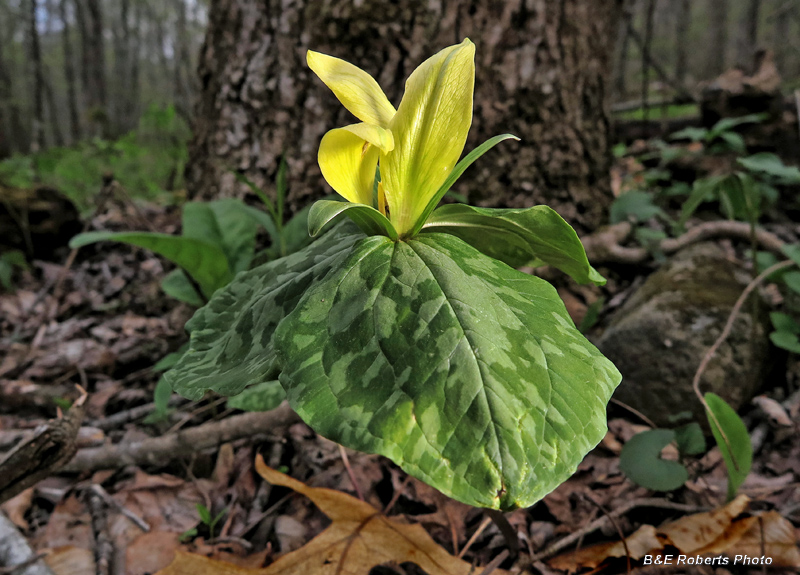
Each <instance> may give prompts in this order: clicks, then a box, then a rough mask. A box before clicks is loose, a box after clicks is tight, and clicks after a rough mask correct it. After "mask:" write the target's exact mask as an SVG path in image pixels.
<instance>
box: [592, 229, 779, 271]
mask: <svg viewBox="0 0 800 575" xmlns="http://www.w3.org/2000/svg"><path fill="white" fill-rule="evenodd" d="M632 232H633V226H631V224H630V223H628V222H621V223H619V224H614V225H611V226H607V227H605V228H601V229H599V230H598V231H596V232H594V233H592V234H590V235H588V236H586V237H584V238H581V241H582V242H583V245H584V248H585V249H586V255H587V256H588V258H589V261H590V262H592V263H593V264H599V263H606V262H615V263H622V264H639V263H642V262H645V261H647V260H649V259H651V257H652V256H651V255H650V252H648V251H647V250H646V249H645V248H642V247H635V248H632V247H625V246H623V245H621V244H622V242H624V241H626V240H627V239H628V238H629V237H630V235H631V233H632ZM750 232H751V230H750V224H748V223H746V222H731V221H713V222H705V223H702V224H700V225H698V226H695V227H693V228H692V229H690V230H689V231H687V232H686V233H685V234H683V235H681V236H679V237H677V238H667V239H665V240H662V241H661V242H660V243H659V245H658V248H659V250H661V251H662V252H663V253H665V254H672V253H675V252H677V251H679V250H682V249H683V248H685V247H687V246H690V245H691V244H695V243H698V242H701V241H704V240H708V239H712V238H718V237H732V238H738V239H742V240H747V241H750V239H751V238H750ZM756 240H757V241H758V243H759V244H760V245H761V247H762V248H764V249H766V250H769V251H771V252H776V253H780V252H781V248H782V247H783V245H784V242H783V240H781V239H780V238H779V237H778V236H776V235H775V234H773V233H772V232H768V231H766V230H762V229H757V230H756Z"/></svg>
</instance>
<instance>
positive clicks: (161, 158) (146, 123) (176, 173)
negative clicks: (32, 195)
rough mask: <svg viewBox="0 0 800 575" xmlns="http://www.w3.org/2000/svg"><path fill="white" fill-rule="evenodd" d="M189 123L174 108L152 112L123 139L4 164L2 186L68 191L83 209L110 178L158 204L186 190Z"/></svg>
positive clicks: (94, 142) (95, 140)
mask: <svg viewBox="0 0 800 575" xmlns="http://www.w3.org/2000/svg"><path fill="white" fill-rule="evenodd" d="M189 136H190V132H189V128H188V126H187V124H186V123H185V122H184V121H183V120H182V119H181V118H180V116H178V115H177V114H176V113H175V109H174V108H173V107H167V108H158V107H155V106H153V107H150V108H149V109H148V110H147V111H146V112H145V113H144V114H143V115H142V118H141V119H140V121H139V125H138V126H137V128H136V129H135V130H133V131H131V132H129V133H128V134H126V135H124V136H122V137H121V138H119V139H118V140H115V141H108V140H103V139H101V138H93V139H91V140H89V141H85V142H81V143H80V144H78V145H76V146H72V147H69V148H48V149H47V150H44V151H42V152H39V153H37V154H32V155H16V156H13V157H11V158H8V159H5V160H3V161H0V184H2V185H5V186H9V187H16V188H30V187H32V186H34V185H46V186H50V187H52V188H55V189H57V190H60V191H62V192H63V193H64V194H65V195H66V196H67V197H69V198H70V199H71V200H72V201H73V202H74V203H75V205H77V206H78V207H79V209H81V210H83V211H87V210H90V209H91V208H92V201H93V198H94V197H95V195H96V194H97V192H98V191H99V190H100V186H101V181H102V177H103V175H104V174H106V173H112V174H114V178H115V179H116V180H117V181H118V182H119V183H120V184H121V185H122V186H124V188H125V190H126V191H127V192H128V194H129V195H131V196H133V197H138V198H146V199H151V200H152V199H157V198H162V197H164V196H165V195H166V194H167V192H169V191H171V190H175V189H178V188H180V187H181V186H182V185H183V182H182V174H183V166H184V164H185V162H186V159H187V158H188V152H187V148H186V142H187V141H188V138H189Z"/></svg>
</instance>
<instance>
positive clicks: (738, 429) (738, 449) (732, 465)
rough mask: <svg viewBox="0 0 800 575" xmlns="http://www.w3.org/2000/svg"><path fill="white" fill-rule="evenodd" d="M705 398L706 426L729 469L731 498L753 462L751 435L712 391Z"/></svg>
mask: <svg viewBox="0 0 800 575" xmlns="http://www.w3.org/2000/svg"><path fill="white" fill-rule="evenodd" d="M704 397H705V400H706V404H708V409H710V410H711V413H706V415H707V416H708V425H709V426H710V427H711V433H713V434H714V439H715V440H716V442H717V446H719V450H720V452H721V453H722V460H723V461H724V462H725V467H727V469H728V499H733V497H734V496H735V495H736V491H737V490H738V489H739V486H741V484H742V483H744V480H745V478H746V477H747V474H748V473H750V467H751V466H752V465H753V446H752V444H751V443H750V434H749V433H747V428H746V427H745V425H744V422H743V421H742V418H741V417H739V415H738V414H737V413H736V412H735V411H734V410H733V408H732V407H731V406H730V405H728V404H727V402H726V401H725V400H724V399H722V398H721V397H720V396H718V395H717V394H715V393H711V392H709V393H706V394H705V396H704ZM711 414H713V417H712V415H711ZM717 422H719V426H717ZM723 434H724V437H723Z"/></svg>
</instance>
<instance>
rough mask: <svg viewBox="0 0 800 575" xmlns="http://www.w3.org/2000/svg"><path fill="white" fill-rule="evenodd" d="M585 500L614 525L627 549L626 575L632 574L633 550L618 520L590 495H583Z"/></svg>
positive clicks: (623, 545)
mask: <svg viewBox="0 0 800 575" xmlns="http://www.w3.org/2000/svg"><path fill="white" fill-rule="evenodd" d="M583 498H584V499H585V500H586V501H588V502H589V503H591V504H592V505H594V506H595V507H597V508H598V509H599V510H600V512H601V513H602V514H603V516H605V517H608V520H609V521H610V522H611V525H613V526H614V529H616V531H617V535H619V540H620V541H622V547H624V548H625V566H626V571H625V572H626V573H630V572H631V550H630V549H629V548H628V542H627V541H626V540H625V533H624V532H623V531H622V529H621V528H620V526H619V523H617V521H616V519H614V518H613V517H612V516H611V515H610V514H609V512H608V511H606V509H605V507H603V506H602V505H600V504H599V503H598V502H597V501H595V500H594V499H593V498H592V497H591V496H590V495H589V494H587V493H584V494H583Z"/></svg>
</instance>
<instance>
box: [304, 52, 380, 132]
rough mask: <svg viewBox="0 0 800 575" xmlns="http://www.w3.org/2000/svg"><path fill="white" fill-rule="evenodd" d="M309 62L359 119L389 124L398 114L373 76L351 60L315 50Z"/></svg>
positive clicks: (309, 65) (310, 55)
mask: <svg viewBox="0 0 800 575" xmlns="http://www.w3.org/2000/svg"><path fill="white" fill-rule="evenodd" d="M306 61H307V62H308V67H309V68H311V69H312V70H313V71H314V73H315V74H316V75H317V76H319V79H320V80H322V81H323V82H325V85H326V86H328V88H330V89H331V91H332V92H333V93H334V94H336V97H337V98H339V101H340V102H341V103H342V104H344V107H345V108H347V109H348V110H350V112H351V113H352V114H353V115H354V116H355V117H356V118H358V119H359V120H361V121H362V122H366V123H368V124H375V125H378V126H383V127H387V126H388V125H389V122H390V121H391V119H392V116H394V113H395V109H394V106H392V104H391V103H390V102H389V99H388V98H387V97H386V94H384V93H383V90H381V87H380V86H379V85H378V83H377V82H376V81H375V79H374V78H373V77H372V76H370V75H369V74H367V73H366V72H365V71H364V70H362V69H361V68H359V67H357V66H353V65H352V64H350V63H349V62H345V61H344V60H340V59H339V58H334V57H333V56H327V55H325V54H320V53H319V52H312V51H311V50H309V51H308V54H307V55H306Z"/></svg>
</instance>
